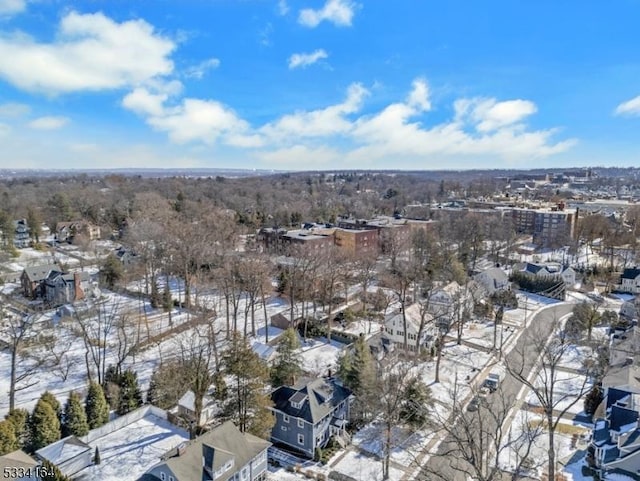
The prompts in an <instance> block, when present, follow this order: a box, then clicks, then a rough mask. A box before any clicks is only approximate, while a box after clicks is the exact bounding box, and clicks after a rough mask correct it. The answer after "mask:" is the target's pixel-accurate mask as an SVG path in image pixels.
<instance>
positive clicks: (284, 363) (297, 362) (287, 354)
mask: <svg viewBox="0 0 640 481" xmlns="http://www.w3.org/2000/svg"><path fill="white" fill-rule="evenodd" d="M299 347H300V341H299V339H298V334H297V333H296V331H295V330H294V329H293V328H291V327H290V328H289V329H287V330H286V331H284V332H283V333H282V336H280V340H279V341H278V348H277V351H278V353H277V355H276V359H275V361H274V364H273V367H272V368H271V384H272V385H273V387H279V386H283V385H289V386H290V385H292V384H295V381H296V378H297V377H298V376H299V375H300V374H301V373H302V368H301V367H300V366H301V365H302V359H301V357H300V354H299V353H298V352H296V350H297V349H298V348H299Z"/></svg>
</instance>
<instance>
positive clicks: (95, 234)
mask: <svg viewBox="0 0 640 481" xmlns="http://www.w3.org/2000/svg"><path fill="white" fill-rule="evenodd" d="M100 234H101V232H100V227H98V226H97V225H93V224H92V223H90V222H87V221H86V220H77V221H71V222H58V223H57V224H56V239H57V241H58V242H69V243H72V242H73V241H74V238H75V237H76V236H77V235H83V236H85V237H86V238H87V239H89V240H98V239H100Z"/></svg>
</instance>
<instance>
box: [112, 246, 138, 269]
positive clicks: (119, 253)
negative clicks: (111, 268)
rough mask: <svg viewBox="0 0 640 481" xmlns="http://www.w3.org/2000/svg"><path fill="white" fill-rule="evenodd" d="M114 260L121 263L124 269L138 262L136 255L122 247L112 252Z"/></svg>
mask: <svg viewBox="0 0 640 481" xmlns="http://www.w3.org/2000/svg"><path fill="white" fill-rule="evenodd" d="M114 254H115V256H116V258H117V259H118V260H119V261H120V262H122V265H123V266H125V267H128V266H130V265H131V264H135V263H136V261H137V260H138V255H137V254H136V253H135V252H134V251H133V250H131V249H127V248H126V247H124V246H120V247H118V248H117V249H116V250H115V252H114Z"/></svg>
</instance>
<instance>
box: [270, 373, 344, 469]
mask: <svg viewBox="0 0 640 481" xmlns="http://www.w3.org/2000/svg"><path fill="white" fill-rule="evenodd" d="M271 399H272V401H273V404H274V407H273V408H272V410H273V413H274V415H275V418H276V423H275V426H274V427H273V429H272V430H271V441H273V443H274V444H276V445H280V446H284V447H286V448H287V449H289V450H293V451H296V452H298V453H300V454H302V455H303V456H305V457H308V458H312V457H313V456H314V454H315V452H316V449H318V448H324V447H325V446H326V445H327V443H328V442H329V439H331V438H332V437H335V439H336V440H338V442H340V443H343V444H345V443H346V442H347V441H348V440H349V435H348V433H347V431H346V425H347V423H348V421H349V416H350V407H351V402H352V400H353V395H352V394H351V391H350V390H349V389H347V388H345V387H343V386H341V385H340V384H338V383H337V382H336V381H335V380H334V379H331V378H319V379H312V380H309V379H307V380H300V381H299V382H298V383H296V384H295V385H293V386H281V387H279V388H278V389H276V390H275V391H273V392H272V393H271Z"/></svg>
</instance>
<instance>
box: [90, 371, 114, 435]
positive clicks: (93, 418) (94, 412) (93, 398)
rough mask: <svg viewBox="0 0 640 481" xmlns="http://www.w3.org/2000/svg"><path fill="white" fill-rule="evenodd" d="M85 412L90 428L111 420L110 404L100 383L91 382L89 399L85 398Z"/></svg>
mask: <svg viewBox="0 0 640 481" xmlns="http://www.w3.org/2000/svg"><path fill="white" fill-rule="evenodd" d="M85 412H86V414H87V422H88V423H89V429H95V428H99V427H100V426H102V425H103V424H105V423H106V422H108V421H109V405H108V404H107V400H106V399H105V397H104V391H103V390H102V386H100V384H98V383H95V382H92V383H90V384H89V391H88V392H87V399H86V400H85Z"/></svg>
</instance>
